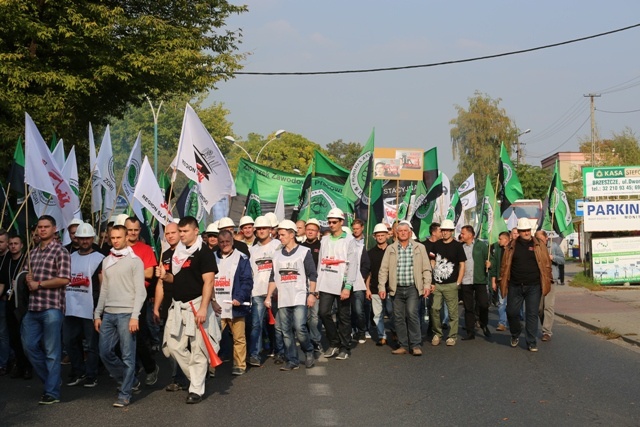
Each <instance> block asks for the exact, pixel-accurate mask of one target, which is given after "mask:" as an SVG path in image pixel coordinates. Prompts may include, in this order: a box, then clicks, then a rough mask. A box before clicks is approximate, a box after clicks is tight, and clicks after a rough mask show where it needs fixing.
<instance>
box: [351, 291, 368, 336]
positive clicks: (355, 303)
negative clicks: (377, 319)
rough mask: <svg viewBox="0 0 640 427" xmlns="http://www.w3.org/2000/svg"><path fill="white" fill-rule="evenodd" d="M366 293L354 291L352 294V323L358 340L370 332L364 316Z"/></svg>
mask: <svg viewBox="0 0 640 427" xmlns="http://www.w3.org/2000/svg"><path fill="white" fill-rule="evenodd" d="M365 296H366V291H353V292H352V293H351V323H352V326H353V329H355V330H356V339H360V338H364V333H365V332H367V331H368V330H369V328H367V321H366V319H365V316H364V301H365V299H366V298H365Z"/></svg>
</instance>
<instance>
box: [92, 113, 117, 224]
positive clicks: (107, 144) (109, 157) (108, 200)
mask: <svg viewBox="0 0 640 427" xmlns="http://www.w3.org/2000/svg"><path fill="white" fill-rule="evenodd" d="M96 161H97V169H98V170H99V171H100V184H101V185H102V187H103V188H104V200H103V202H104V205H103V208H102V217H101V218H100V222H105V221H107V220H108V219H109V217H110V216H111V211H112V210H113V208H114V207H115V205H116V176H115V174H114V172H113V149H112V147H111V131H110V130H109V125H107V128H106V129H105V131H104V136H103V137H102V144H100V152H99V153H98V158H97V159H96Z"/></svg>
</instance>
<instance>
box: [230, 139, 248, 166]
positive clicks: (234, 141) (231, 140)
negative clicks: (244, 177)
mask: <svg viewBox="0 0 640 427" xmlns="http://www.w3.org/2000/svg"><path fill="white" fill-rule="evenodd" d="M224 139H226V140H227V141H229V142H230V143H232V144H233V145H235V146H237V147H238V148H240V149H241V150H242V151H244V154H246V155H247V157H248V158H249V160H251V161H252V162H253V157H251V154H249V153H248V152H247V150H245V149H244V147H243V146H242V145H240V144H238V143H237V142H236V140H235V138H234V137H232V136H225V137H224Z"/></svg>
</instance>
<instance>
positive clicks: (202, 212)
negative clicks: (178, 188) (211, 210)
mask: <svg viewBox="0 0 640 427" xmlns="http://www.w3.org/2000/svg"><path fill="white" fill-rule="evenodd" d="M176 210H177V211H178V216H179V217H180V218H184V217H185V216H192V217H194V218H195V219H196V220H197V221H198V228H199V229H200V232H204V230H205V229H206V228H207V224H206V221H207V212H206V209H205V207H204V201H203V200H202V195H201V194H200V191H199V187H198V186H197V185H196V183H195V182H193V181H191V180H189V182H188V183H187V185H186V186H185V187H184V189H183V190H182V193H180V196H179V197H178V200H177V201H176Z"/></svg>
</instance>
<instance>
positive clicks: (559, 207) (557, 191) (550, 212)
mask: <svg viewBox="0 0 640 427" xmlns="http://www.w3.org/2000/svg"><path fill="white" fill-rule="evenodd" d="M546 205H547V209H546V211H545V217H544V223H543V224H542V229H543V230H548V231H550V230H553V231H555V232H556V233H557V234H558V235H560V236H562V237H567V236H568V235H569V234H571V233H573V232H574V230H573V222H572V218H571V209H570V208H569V201H568V200H567V193H566V192H565V191H564V184H563V183H562V179H561V178H560V171H559V169H558V161H557V160H556V165H555V169H554V171H553V177H552V178H551V185H550V186H549V193H548V194H547V203H546Z"/></svg>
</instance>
